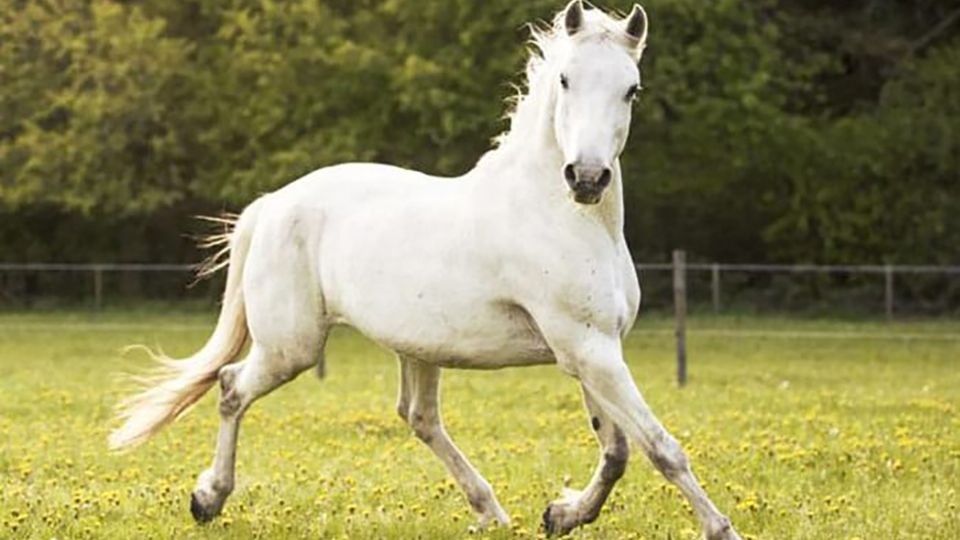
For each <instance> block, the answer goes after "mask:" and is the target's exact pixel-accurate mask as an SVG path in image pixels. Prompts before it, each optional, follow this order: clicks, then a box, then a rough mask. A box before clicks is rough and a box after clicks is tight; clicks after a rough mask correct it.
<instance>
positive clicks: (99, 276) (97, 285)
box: [93, 266, 103, 310]
mask: <svg viewBox="0 0 960 540" xmlns="http://www.w3.org/2000/svg"><path fill="white" fill-rule="evenodd" d="M93 305H94V306H96V308H97V309H98V310H99V309H101V308H102V307H103V268H101V267H99V266H96V267H94V269H93Z"/></svg>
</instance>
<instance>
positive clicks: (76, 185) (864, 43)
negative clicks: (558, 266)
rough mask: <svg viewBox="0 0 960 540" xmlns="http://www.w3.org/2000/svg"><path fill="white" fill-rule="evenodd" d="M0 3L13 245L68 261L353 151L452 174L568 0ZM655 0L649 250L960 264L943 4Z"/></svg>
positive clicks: (646, 202)
mask: <svg viewBox="0 0 960 540" xmlns="http://www.w3.org/2000/svg"><path fill="white" fill-rule="evenodd" d="M5 3H6V4H8V5H7V6H6V9H3V10H0V12H2V13H0V216H2V217H3V218H4V219H3V222H2V223H0V239H3V240H4V246H5V247H6V248H7V249H6V250H5V252H4V253H3V254H2V255H0V258H4V259H8V260H9V259H28V258H29V259H34V260H35V259H36V258H41V259H43V258H46V259H59V258H62V257H63V256H62V253H64V250H65V249H66V250H67V252H71V251H70V248H71V247H73V246H72V245H71V244H70V242H69V241H67V242H64V239H65V238H70V237H71V231H74V234H75V235H77V234H87V235H92V236H95V237H97V238H99V239H101V240H100V243H99V245H100V246H101V247H100V248H98V249H91V250H90V254H89V257H91V258H101V259H102V258H104V257H107V258H130V257H134V258H136V257H140V256H149V255H148V254H147V253H146V252H145V251H143V250H138V251H136V254H132V251H131V246H130V242H131V235H130V234H129V232H128V231H129V227H130V224H131V223H132V222H143V221H155V220H158V219H162V220H163V221H164V222H172V223H176V224H177V225H176V226H174V227H172V228H173V229H174V230H172V231H170V230H166V231H165V230H164V229H163V228H155V229H156V230H158V231H160V232H159V233H156V234H166V235H168V236H169V235H170V234H174V233H178V232H187V231H190V230H192V229H193V226H192V225H190V224H188V223H183V217H184V216H185V215H187V214H188V213H189V212H195V211H210V210H216V209H220V208H225V207H226V208H232V209H236V208H239V207H241V206H242V205H243V204H245V203H246V202H248V201H250V200H251V199H252V198H254V197H256V196H257V195H259V194H260V193H263V192H265V191H269V190H273V189H276V188H278V187H280V186H282V185H284V184H286V183H288V182H290V181H291V180H293V179H295V178H297V177H298V176H300V175H302V174H304V173H306V172H308V171H311V170H313V169H316V168H318V167H321V166H324V165H330V164H333V163H338V162H344V161H356V160H364V161H367V160H369V161H381V162H389V163H395V164H398V165H402V166H408V167H415V168H418V169H422V170H425V171H427V172H432V173H435V174H445V175H455V174H460V173H462V172H464V171H465V170H467V169H468V168H469V167H471V166H472V164H473V163H474V162H475V160H476V159H477V158H478V157H479V155H480V154H481V153H482V152H483V151H485V150H486V149H487V148H488V147H489V140H490V139H491V138H492V137H493V136H494V135H496V134H497V133H498V132H500V131H502V130H503V129H505V127H506V124H505V123H504V122H503V120H502V113H503V111H504V105H503V100H504V99H505V98H507V97H510V96H511V95H512V94H513V93H514V90H513V88H512V87H511V83H516V82H518V80H519V75H518V74H519V72H520V70H521V68H522V65H523V61H524V57H525V54H526V52H525V50H524V47H523V46H522V44H523V42H524V40H525V39H526V37H527V36H528V33H527V32H526V30H525V29H524V27H523V24H524V23H526V22H529V21H536V20H542V19H545V18H549V17H550V16H552V14H553V13H554V12H555V11H556V10H557V9H559V8H560V7H562V6H561V2H557V1H546V0H537V1H533V2H515V1H513V0H488V1H485V2H476V1H468V0H456V1H451V0H379V1H375V0H323V1H321V0H291V1H279V0H221V1H218V2H199V1H186V2H164V1H160V0H144V1H140V2H131V3H118V2H112V1H107V0H94V1H92V2H91V1H86V0H48V1H44V2H32V1H25V0H7V1H6V2H5ZM630 5H631V2H629V1H621V0H618V1H611V2H608V4H607V6H608V7H610V8H613V9H618V10H620V11H626V10H628V9H629V8H630ZM645 5H646V7H647V10H648V12H649V14H650V17H651V38H650V44H649V47H648V49H647V53H646V55H645V58H644V61H643V75H644V86H645V87H646V91H645V92H644V94H643V97H642V99H641V101H640V104H639V105H638V107H637V109H636V118H635V122H634V126H633V136H632V138H631V141H630V144H629V146H628V148H627V150H626V152H625V154H624V159H623V161H624V171H625V175H626V189H627V218H628V226H627V236H628V240H629V241H630V243H631V245H632V246H633V248H634V251H635V253H636V254H637V255H638V257H640V258H644V259H655V258H662V257H664V256H665V255H666V253H668V252H669V250H671V249H673V248H675V247H684V248H686V249H688V250H689V251H691V252H693V253H694V256H695V257H700V258H705V259H712V260H723V261H736V260H755V261H763V260H784V261H811V262H880V261H890V262H923V263H946V262H953V263H955V262H957V261H956V250H955V249H954V248H953V247H952V246H956V245H957V244H958V242H960V217H958V216H960V208H958V204H960V202H958V201H960V193H958V191H960V183H958V182H957V181H956V180H957V178H958V176H960V157H958V156H960V151H958V150H960V149H958V146H960V142H958V141H960V134H958V130H957V126H958V125H960V112H958V104H960V98H958V95H960V81H958V70H957V69H956V67H955V66H956V65H958V61H960V40H958V39H957V31H956V29H955V28H952V27H950V26H949V25H947V26H946V27H941V26H942V25H941V24H940V23H941V22H942V21H944V20H949V19H948V16H949V15H950V14H951V12H950V11H949V10H948V9H947V6H945V5H943V4H942V3H938V2H934V1H932V0H929V1H928V0H924V1H921V2H915V3H902V2H894V1H881V0H872V1H866V0H863V1H858V2H851V3H835V2H798V1H796V0H761V1H753V0H723V1H716V2H702V1H701V0H649V1H648V2H646V3H645ZM958 24H960V23H958ZM38 216H39V217H42V216H47V219H49V220H52V221H54V222H55V223H56V224H55V225H54V226H52V228H53V229H56V230H57V231H56V234H53V235H51V236H49V237H47V240H46V241H44V240H43V239H40V240H37V239H35V237H36V235H24V234H22V233H21V232H20V230H21V229H22V228H23V227H24V226H26V225H27V224H28V223H34V222H36V220H37V219H39V217H38ZM177 216H179V218H178V217H177ZM79 231H84V232H83V233H80V232H79ZM28 237H29V238H30V239H29V240H28ZM151 239H153V240H158V239H157V238H153V237H152V236H151ZM38 243H39V245H38ZM163 244H164V245H167V243H166V242H164V243H163ZM147 251H149V250H147ZM176 252H177V253H178V254H186V253H188V252H187V251H184V250H183V249H182V248H181V247H178V248H177V249H176ZM71 253H72V252H71ZM118 254H123V255H118ZM158 256H159V255H158ZM182 256H184V255H177V257H178V258H179V257H182ZM186 256H187V257H188V258H189V257H190V256H189V255H186ZM75 257H76V258H83V257H84V254H83V253H82V252H77V253H76V254H75Z"/></svg>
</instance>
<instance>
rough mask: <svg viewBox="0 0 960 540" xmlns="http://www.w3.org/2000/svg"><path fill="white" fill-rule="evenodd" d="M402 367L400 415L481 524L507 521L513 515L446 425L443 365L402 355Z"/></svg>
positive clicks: (508, 521) (504, 523)
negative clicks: (442, 416)
mask: <svg viewBox="0 0 960 540" xmlns="http://www.w3.org/2000/svg"><path fill="white" fill-rule="evenodd" d="M400 369H401V374H400V381H401V382H400V384H401V387H400V396H399V399H398V404H397V411H398V412H399V413H400V415H401V417H403V418H404V420H406V421H407V423H408V424H410V427H411V428H413V432H414V434H415V435H416V436H417V438H418V439H420V440H421V441H422V442H423V443H424V444H426V445H427V446H428V447H429V448H430V449H431V450H432V451H433V453H434V454H435V455H436V456H437V457H438V458H440V461H442V462H443V464H444V466H445V467H446V468H447V470H448V471H449V472H450V474H451V475H452V476H453V478H454V479H455V480H456V481H457V483H458V484H459V485H460V488H461V489H462V490H463V491H464V493H465V494H466V495H467V500H468V501H469V502H470V506H471V507H472V508H473V511H474V512H476V513H477V515H478V517H479V522H478V525H479V526H480V527H485V526H487V525H488V524H491V523H500V524H502V525H508V524H509V523H510V517H509V516H507V513H506V512H505V511H504V510H503V508H502V507H501V506H500V503H499V502H497V498H496V496H495V495H494V493H493V488H491V487H490V484H489V483H488V482H487V481H486V480H485V479H484V478H483V477H482V476H480V473H479V472H477V470H476V469H475V468H474V467H473V465H471V464H470V462H469V461H468V460H467V458H466V457H465V456H464V455H463V453H462V452H461V451H460V449H459V448H457V446H456V445H455V444H454V443H453V441H452V440H451V439H450V436H449V435H447V431H446V430H445V429H444V427H443V422H442V420H441V419H440V403H439V400H440V398H439V391H440V368H439V367H437V366H435V365H431V364H425V363H423V362H419V361H417V360H413V359H410V358H400ZM404 411H406V415H404V414H403V413H404Z"/></svg>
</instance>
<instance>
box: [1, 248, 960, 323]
mask: <svg viewBox="0 0 960 540" xmlns="http://www.w3.org/2000/svg"><path fill="white" fill-rule="evenodd" d="M683 259H684V262H682V263H681V264H682V276H683V279H684V289H685V294H684V301H685V302H686V298H687V294H690V295H691V304H695V305H697V306H700V307H702V308H704V309H711V310H712V311H714V312H721V311H723V310H724V309H726V308H733V307H738V306H744V305H745V306H751V307H757V306H764V305H772V306H775V307H774V309H780V310H787V311H790V310H793V308H794V306H795V305H798V304H797V303H796V302H794V301H792V300H790V299H791V298H796V297H800V298H803V299H807V298H809V297H811V296H818V297H819V298H821V302H822V303H825V304H831V305H832V304H836V303H837V302H836V298H838V297H843V294H842V293H843V292H844V291H846V292H847V293H848V294H847V295H846V296H852V297H853V298H852V300H850V299H847V301H848V302H850V303H853V304H855V305H860V306H866V307H867V308H868V309H869V311H870V312H876V311H879V312H882V313H884V314H885V316H886V317H887V318H892V317H893V316H894V315H895V314H896V313H897V312H898V310H899V309H901V308H902V309H903V310H904V311H905V313H912V312H931V313H945V312H948V313H954V312H956V311H958V310H960V266H925V265H812V264H794V265H787V264H724V263H698V262H692V263H686V262H685V257H684V258H683ZM636 266H637V271H638V272H639V273H640V274H641V283H642V285H643V289H644V305H645V306H648V307H649V306H654V307H657V308H662V309H670V308H671V307H672V305H674V304H675V302H676V300H675V295H674V294H672V293H673V291H674V289H675V285H674V284H675V280H676V277H675V276H674V274H675V270H676V269H677V264H676V263H637V265H636ZM193 270H194V267H193V266H192V265H187V264H140V263H119V264H118V263H93V264H69V263H26V264H24V263H0V305H18V304H19V305H24V304H30V303H31V299H35V298H54V299H58V300H60V301H61V302H60V303H63V301H70V300H73V301H77V300H79V301H86V302H89V301H90V300H91V299H92V302H93V305H94V306H95V307H97V308H101V307H103V306H104V304H105V302H106V300H107V299H108V298H109V297H110V293H111V292H112V294H113V295H115V296H118V297H131V298H137V297H149V298H164V299H171V298H174V299H178V298H195V299H196V298H208V299H216V298H217V296H218V294H219V291H220V287H221V286H222V276H221V278H220V279H215V280H213V282H212V283H210V284H209V285H207V286H204V287H199V288H193V289H188V288H187V285H189V284H190V283H191V282H192V281H193ZM144 276H150V277H149V279H144ZM765 278H766V279H765ZM805 278H812V280H811V279H807V280H806V281H804V279H805ZM777 279H780V280H781V281H780V282H778V281H777ZM824 279H825V280H826V281H824ZM108 280H109V281H110V284H111V287H107V282H108ZM784 280H785V281H784ZM124 283H126V286H122V285H124ZM108 289H110V291H108ZM825 291H826V292H825ZM778 295H779V296H778ZM740 297H744V298H743V299H742V300H740V301H737V299H738V298H740ZM784 298H786V299H787V300H784ZM698 299H699V300H698ZM918 299H919V300H922V301H924V302H925V303H924V304H923V305H922V306H921V307H919V308H918V307H917V305H916V304H917V301H918ZM805 301H806V300H805ZM791 302H793V303H791ZM900 304H902V305H900ZM874 308H876V309H874Z"/></svg>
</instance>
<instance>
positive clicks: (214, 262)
mask: <svg viewBox="0 0 960 540" xmlns="http://www.w3.org/2000/svg"><path fill="white" fill-rule="evenodd" d="M257 206H258V205H257V203H256V202H254V203H253V204H251V205H250V206H248V207H247V209H246V210H244V211H243V213H242V214H241V215H239V216H229V215H225V216H221V217H216V218H204V219H206V220H208V221H212V222H216V223H220V224H222V225H223V226H224V228H225V232H224V233H222V234H219V235H213V236H210V237H207V238H206V239H205V240H204V241H202V242H201V244H200V245H201V247H214V246H223V247H222V248H221V249H220V251H218V252H217V253H215V254H214V255H213V256H211V257H210V258H209V259H207V260H206V261H205V262H204V263H203V264H202V265H201V266H200V267H199V269H198V271H197V276H198V278H202V277H206V276H208V275H210V274H212V273H214V272H216V271H217V270H219V269H220V268H223V267H228V270H227V283H226V286H225V288H224V291H223V306H222V307H221V309H220V316H219V318H218V319H217V325H216V328H215V329H214V330H213V334H212V335H211V336H210V338H209V339H208V340H207V343H206V344H205V345H204V346H203V347H202V348H201V349H200V350H199V351H197V352H196V353H194V354H193V355H192V356H190V357H188V358H184V359H173V358H170V357H168V356H166V355H164V354H163V353H162V352H160V351H157V352H154V351H152V350H150V349H149V348H147V347H144V346H142V345H141V346H134V347H132V348H135V349H140V350H143V351H145V352H146V353H147V354H148V355H149V356H150V358H151V359H152V360H153V361H154V362H155V363H156V364H157V366H156V368H155V369H154V370H153V371H151V372H149V373H147V374H146V375H141V376H134V377H133V380H134V381H135V382H136V384H137V386H138V387H139V389H140V391H139V392H138V393H136V394H134V395H132V396H130V397H128V398H126V399H124V400H123V401H121V402H120V403H119V405H118V406H117V416H118V418H120V419H121V420H123V424H122V425H121V426H120V427H118V428H117V429H115V430H114V431H113V432H112V433H111V434H110V436H109V445H110V448H111V449H113V450H120V449H124V448H130V447H133V446H136V445H138V444H140V443H143V442H145V441H146V440H147V439H149V438H150V437H152V436H153V435H155V434H156V433H157V432H159V431H160V430H161V429H162V428H163V427H164V426H166V425H167V424H169V423H171V422H173V421H174V420H176V419H178V418H179V417H181V416H183V415H184V414H186V413H187V411H189V410H190V407H191V406H192V405H193V404H194V403H196V402H197V400H199V399H200V398H201V397H203V395H204V394H205V393H206V392H207V390H209V389H210V387H211V386H213V383H214V382H215V381H216V380H217V376H218V373H219V371H220V368H222V367H223V366H225V365H227V364H230V363H232V362H235V361H236V360H237V359H238V357H239V356H240V353H241V352H242V351H243V348H244V346H245V345H246V343H247V340H248V337H249V329H248V328H247V318H246V311H245V307H244V300H243V287H242V276H243V267H244V262H245V261H246V258H247V253H248V251H249V249H250V241H251V238H252V236H253V231H254V227H255V225H256V221H257Z"/></svg>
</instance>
